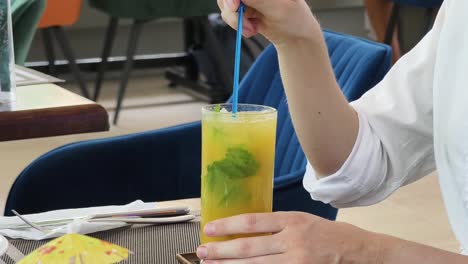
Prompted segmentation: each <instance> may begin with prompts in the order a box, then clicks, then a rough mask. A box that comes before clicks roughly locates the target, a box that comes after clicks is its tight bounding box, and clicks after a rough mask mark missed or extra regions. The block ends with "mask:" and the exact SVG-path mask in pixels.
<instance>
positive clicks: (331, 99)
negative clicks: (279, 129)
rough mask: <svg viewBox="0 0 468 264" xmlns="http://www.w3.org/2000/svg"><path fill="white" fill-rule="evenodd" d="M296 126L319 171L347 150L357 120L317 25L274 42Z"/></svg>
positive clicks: (325, 171) (332, 168)
mask: <svg viewBox="0 0 468 264" xmlns="http://www.w3.org/2000/svg"><path fill="white" fill-rule="evenodd" d="M276 48H277V50H278V56H279V63H280V69H281V76H282V79H283V83H284V87H285V90H286V95H287V98H288V102H289V110H290V112H291V116H292V119H293V123H294V127H295V129H296V132H297V135H298V137H299V139H300V142H301V144H302V147H303V149H304V152H305V153H306V155H307V157H308V159H309V160H310V162H311V163H312V165H313V167H314V169H315V171H316V172H317V174H318V176H319V177H321V176H325V175H330V174H332V173H334V172H336V171H337V170H338V169H339V168H340V167H341V166H342V165H343V163H344V162H345V161H346V159H347V158H348V156H349V154H350V153H351V151H352V149H353V146H354V143H355V141H356V138H357V134H358V130H359V120H358V117H357V114H356V112H355V111H354V109H353V108H352V107H351V106H350V105H349V104H348V102H347V100H346V98H345V97H344V95H343V93H342V92H341V89H340V87H339V85H338V83H337V81H336V79H335V76H334V73H333V69H332V66H331V63H330V60H329V56H328V51H327V47H326V44H325V41H324V39H323V35H322V32H321V30H320V27H316V30H315V32H311V34H310V38H308V39H300V40H297V39H296V40H293V41H290V42H287V43H282V44H281V45H276Z"/></svg>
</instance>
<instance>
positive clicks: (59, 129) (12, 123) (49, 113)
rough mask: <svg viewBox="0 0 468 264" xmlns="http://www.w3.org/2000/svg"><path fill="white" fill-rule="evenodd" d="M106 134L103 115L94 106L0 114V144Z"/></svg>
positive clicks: (106, 122) (100, 110) (106, 123)
mask: <svg viewBox="0 0 468 264" xmlns="http://www.w3.org/2000/svg"><path fill="white" fill-rule="evenodd" d="M108 130H109V118H108V115H107V112H106V110H105V109H104V108H103V107H102V106H100V105H98V104H87V105H77V106H63V107H54V108H47V109H36V110H23V111H9V112H0V141H7V140H17V139H27V138H38V137H51V136H60V135H70V134H79V133H88V132H99V131H108Z"/></svg>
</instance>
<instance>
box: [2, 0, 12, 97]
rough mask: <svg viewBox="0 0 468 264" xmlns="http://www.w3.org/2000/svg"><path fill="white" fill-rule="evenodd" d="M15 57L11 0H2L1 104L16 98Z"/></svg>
mask: <svg viewBox="0 0 468 264" xmlns="http://www.w3.org/2000/svg"><path fill="white" fill-rule="evenodd" d="M15 88H16V85H15V58H14V49H13V30H12V22H11V5H10V0H0V104H8V103H10V102H12V101H14V100H15Z"/></svg>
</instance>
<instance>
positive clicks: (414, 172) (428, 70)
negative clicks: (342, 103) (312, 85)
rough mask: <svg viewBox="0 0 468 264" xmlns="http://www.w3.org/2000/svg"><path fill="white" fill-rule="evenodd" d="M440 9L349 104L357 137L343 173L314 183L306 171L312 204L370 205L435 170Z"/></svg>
mask: <svg viewBox="0 0 468 264" xmlns="http://www.w3.org/2000/svg"><path fill="white" fill-rule="evenodd" d="M445 6H446V4H444V5H443V7H442V8H441V10H440V13H439V16H438V18H437V20H436V23H435V25H434V28H433V29H432V30H431V32H429V33H428V34H427V36H426V37H425V38H424V39H423V40H422V41H421V42H420V43H419V44H418V45H417V46H416V47H415V48H414V49H413V50H412V51H410V52H409V53H408V54H407V55H405V56H404V57H403V58H402V59H400V61H399V62H398V63H397V64H396V65H395V66H394V67H393V68H392V69H391V71H390V72H389V73H388V74H387V76H386V77H385V78H384V80H383V81H382V82H380V83H379V84H378V85H377V86H376V87H375V88H373V89H371V90H370V91H369V92H368V93H366V94H365V95H364V96H363V97H362V98H361V99H359V100H357V101H355V102H353V103H351V105H352V106H353V107H354V109H355V110H356V111H357V112H358V115H359V133H358V138H357V140H356V144H355V146H354V148H353V151H352V153H351V155H350V156H349V158H348V160H347V161H346V162H345V163H344V164H343V166H342V168H340V169H339V170H338V172H336V173H335V174H333V175H329V176H327V177H324V178H321V179H316V178H315V173H314V171H313V168H312V167H311V166H310V165H308V169H307V172H306V175H305V177H304V187H305V188H306V190H308V191H309V192H310V193H311V196H312V198H314V199H315V200H320V201H323V202H325V203H330V204H332V205H333V206H335V207H351V206H363V205H370V204H374V203H377V202H379V201H381V200H383V199H385V198H387V197H388V196H389V195H390V194H392V193H393V192H395V191H396V190H397V189H398V188H400V187H401V186H404V185H406V184H409V183H411V182H414V181H416V180H418V179H420V178H421V177H423V176H425V175H427V174H428V173H430V172H431V171H433V170H434V169H435V160H434V150H433V112H432V111H433V93H432V90H433V89H432V88H433V76H434V65H435V60H436V54H437V50H438V44H439V36H440V31H441V29H442V28H443V26H444V21H445V15H446V14H445V12H446V7H445Z"/></svg>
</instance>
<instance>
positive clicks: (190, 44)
mask: <svg viewBox="0 0 468 264" xmlns="http://www.w3.org/2000/svg"><path fill="white" fill-rule="evenodd" d="M195 26H196V25H195V21H194V19H193V18H185V19H184V49H185V52H190V49H192V48H194V46H195V45H196V44H197V43H196V40H195V34H194V32H195ZM184 66H185V78H187V79H188V80H190V81H194V82H196V81H198V75H199V72H198V67H197V66H196V65H195V64H194V63H187V64H186V65H184Z"/></svg>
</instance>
